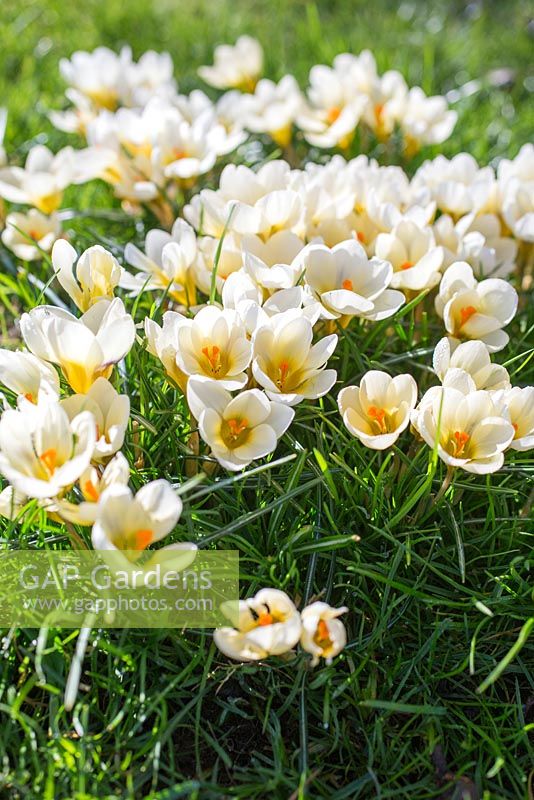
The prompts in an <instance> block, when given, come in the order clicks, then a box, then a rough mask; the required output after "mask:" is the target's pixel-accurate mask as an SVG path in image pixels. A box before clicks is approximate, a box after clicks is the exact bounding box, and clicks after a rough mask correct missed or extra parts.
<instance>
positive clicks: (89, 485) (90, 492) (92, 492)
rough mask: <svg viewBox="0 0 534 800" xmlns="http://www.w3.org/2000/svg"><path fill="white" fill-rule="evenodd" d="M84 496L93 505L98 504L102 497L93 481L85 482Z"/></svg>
mask: <svg viewBox="0 0 534 800" xmlns="http://www.w3.org/2000/svg"><path fill="white" fill-rule="evenodd" d="M83 491H84V494H85V495H86V496H87V497H88V498H89V499H90V500H92V502H93V503H98V500H99V498H100V495H99V494H98V491H97V489H96V487H95V485H94V483H93V482H92V481H85V483H84V485H83Z"/></svg>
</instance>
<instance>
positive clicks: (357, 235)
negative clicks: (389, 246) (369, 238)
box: [356, 231, 366, 244]
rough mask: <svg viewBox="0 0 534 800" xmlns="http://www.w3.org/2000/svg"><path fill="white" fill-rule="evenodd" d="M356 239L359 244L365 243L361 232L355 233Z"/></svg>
mask: <svg viewBox="0 0 534 800" xmlns="http://www.w3.org/2000/svg"><path fill="white" fill-rule="evenodd" d="M356 238H357V240H358V241H359V242H361V244H365V242H366V239H365V235H364V234H363V233H362V232H361V231H357V233H356Z"/></svg>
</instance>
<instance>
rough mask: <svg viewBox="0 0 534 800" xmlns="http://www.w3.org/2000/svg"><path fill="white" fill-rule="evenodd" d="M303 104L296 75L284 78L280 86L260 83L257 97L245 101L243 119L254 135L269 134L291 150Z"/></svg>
mask: <svg viewBox="0 0 534 800" xmlns="http://www.w3.org/2000/svg"><path fill="white" fill-rule="evenodd" d="M303 102H304V98H303V96H302V93H301V91H300V89H299V85H298V83H297V81H296V80H295V78H294V77H293V75H284V77H283V78H282V79H281V80H280V82H279V83H274V82H273V81H270V80H268V79H266V78H265V79H264V80H261V81H259V83H258V85H257V86H256V88H255V90H254V94H251V95H245V96H244V97H243V100H242V105H241V113H242V119H243V121H244V123H245V126H246V127H247V128H248V130H249V131H252V133H267V134H268V135H269V136H270V137H271V138H272V139H273V140H274V141H275V142H276V144H277V145H279V147H287V146H288V145H289V142H290V141H291V134H292V130H293V123H294V122H295V119H296V117H297V116H298V114H299V112H300V111H301V109H302V106H303Z"/></svg>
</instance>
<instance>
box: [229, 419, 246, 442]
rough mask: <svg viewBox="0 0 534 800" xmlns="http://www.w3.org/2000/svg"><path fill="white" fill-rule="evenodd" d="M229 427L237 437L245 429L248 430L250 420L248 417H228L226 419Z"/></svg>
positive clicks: (234, 436)
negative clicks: (240, 418) (239, 418)
mask: <svg viewBox="0 0 534 800" xmlns="http://www.w3.org/2000/svg"><path fill="white" fill-rule="evenodd" d="M226 422H227V425H228V427H229V428H230V435H231V436H232V437H233V438H234V439H237V438H238V437H239V436H240V435H241V434H242V433H243V431H246V429H247V428H248V420H247V419H242V420H238V419H228V420H226Z"/></svg>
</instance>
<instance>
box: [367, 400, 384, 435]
mask: <svg viewBox="0 0 534 800" xmlns="http://www.w3.org/2000/svg"><path fill="white" fill-rule="evenodd" d="M367 416H369V417H370V418H371V419H372V420H373V422H376V424H377V425H378V427H379V428H380V430H381V431H382V432H383V433H387V425H386V420H385V417H386V412H385V411H384V409H383V408H377V407H376V406H369V408H368V409H367Z"/></svg>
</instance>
